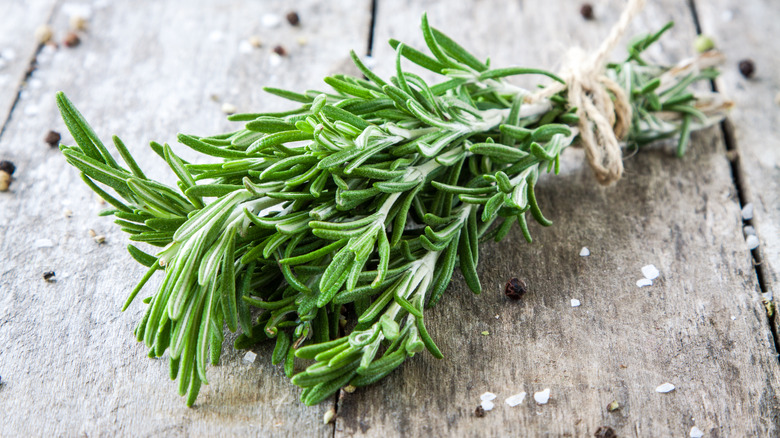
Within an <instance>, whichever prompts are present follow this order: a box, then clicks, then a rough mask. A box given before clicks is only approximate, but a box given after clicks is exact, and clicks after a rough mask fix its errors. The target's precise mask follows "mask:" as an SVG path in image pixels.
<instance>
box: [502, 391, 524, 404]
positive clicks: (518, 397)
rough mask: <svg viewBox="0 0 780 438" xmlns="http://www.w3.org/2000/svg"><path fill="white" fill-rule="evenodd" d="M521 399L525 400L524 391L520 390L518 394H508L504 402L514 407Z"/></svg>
mask: <svg viewBox="0 0 780 438" xmlns="http://www.w3.org/2000/svg"><path fill="white" fill-rule="evenodd" d="M523 400H525V392H521V393H520V394H515V395H512V396H509V397H507V398H506V400H505V401H506V404H508V405H509V406H511V407H515V406H517V405H519V404H520V403H522V402H523Z"/></svg>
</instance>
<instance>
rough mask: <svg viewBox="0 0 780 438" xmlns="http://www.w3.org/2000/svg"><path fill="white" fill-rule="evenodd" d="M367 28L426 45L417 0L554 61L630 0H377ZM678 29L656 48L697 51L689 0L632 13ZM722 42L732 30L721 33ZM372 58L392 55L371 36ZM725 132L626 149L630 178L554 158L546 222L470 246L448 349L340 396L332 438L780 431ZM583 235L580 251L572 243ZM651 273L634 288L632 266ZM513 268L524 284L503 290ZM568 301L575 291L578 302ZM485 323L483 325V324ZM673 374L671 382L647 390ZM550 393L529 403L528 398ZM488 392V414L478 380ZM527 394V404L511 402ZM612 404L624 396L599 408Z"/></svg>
mask: <svg viewBox="0 0 780 438" xmlns="http://www.w3.org/2000/svg"><path fill="white" fill-rule="evenodd" d="M379 5H380V7H379V14H378V17H377V28H376V36H375V41H377V42H383V41H385V40H387V39H388V38H390V37H395V38H398V39H400V40H402V41H404V42H406V41H411V42H412V43H413V44H414V45H415V46H416V47H418V48H419V47H423V46H422V44H421V38H420V36H419V30H418V29H417V26H416V23H418V22H419V17H420V15H421V13H422V11H423V10H427V11H428V14H429V17H430V19H431V21H432V23H433V25H434V26H437V27H439V28H441V29H442V30H444V31H445V32H446V33H448V34H450V35H451V36H453V37H454V38H455V39H456V40H457V41H462V42H463V43H464V44H465V45H466V47H467V48H469V49H474V51H475V52H476V54H477V55H478V56H480V57H482V58H484V57H486V56H488V55H490V56H492V60H493V62H494V64H495V65H509V64H513V63H515V64H521V65H524V66H530V67H548V68H551V69H554V68H556V66H558V65H559V64H558V61H557V60H558V59H560V56H561V55H562V54H563V53H564V51H565V48H566V47H568V46H569V45H570V44H571V43H572V42H577V43H580V44H584V45H586V46H587V47H594V46H595V45H596V44H597V43H598V42H599V41H600V40H601V38H603V37H604V36H605V35H606V33H607V31H608V29H609V26H610V25H611V24H612V23H614V22H615V20H616V19H617V15H618V14H619V12H620V10H621V7H622V5H624V2H621V1H601V2H596V16H597V17H598V18H597V20H595V21H594V22H586V21H584V20H582V19H581V17H580V16H579V14H578V9H579V5H578V4H576V3H572V2H568V1H554V0H538V1H531V0H527V1H524V2H511V3H509V2H501V1H497V0H495V1H487V0H483V1H479V2H476V1H474V2H444V1H439V2H437V1H428V2H412V1H407V2H401V3H399V2H393V3H392V4H391V3H389V2H380V4H379ZM672 19H674V20H676V21H677V27H676V28H675V29H674V30H673V32H672V33H671V34H670V35H669V36H668V37H666V38H665V39H664V40H663V41H662V45H661V46H660V47H659V48H660V49H662V50H661V51H658V52H656V53H655V54H656V55H658V56H660V57H661V59H664V60H667V61H672V60H675V59H679V57H680V56H683V54H686V53H690V51H691V50H692V42H693V38H694V37H695V30H694V28H693V24H692V16H691V14H690V11H689V10H688V8H687V7H686V3H685V2H683V1H659V2H648V6H647V10H646V11H645V12H644V13H643V14H642V15H641V16H640V17H639V19H638V20H637V21H636V22H635V23H634V25H633V26H632V27H631V29H632V30H633V32H637V31H642V32H647V31H652V30H654V29H657V28H659V27H660V26H661V25H663V24H664V23H665V22H666V21H668V20H672ZM724 38H725V37H724ZM374 52H375V53H376V57H377V62H378V63H379V65H378V67H377V69H378V70H380V71H383V72H388V71H392V68H393V67H392V62H393V57H392V53H391V52H390V51H389V50H387V49H385V48H384V45H379V46H377V47H375V50H374ZM719 134H720V133H719V130H718V129H717V128H713V129H711V130H709V131H707V132H704V133H701V134H699V135H696V136H695V138H694V141H693V143H692V145H691V150H690V151H689V153H688V154H687V155H686V156H685V158H683V159H677V158H674V156H673V155H674V154H673V147H672V146H671V145H666V146H661V147H653V148H650V149H649V150H646V151H642V152H641V153H639V154H637V155H636V156H634V157H632V158H630V159H626V161H625V164H626V174H625V179H624V180H622V181H620V182H619V183H618V184H617V185H616V186H614V187H611V188H602V187H599V186H598V184H597V183H596V182H595V180H594V179H593V177H592V175H591V172H590V170H588V169H587V168H586V166H585V165H584V164H583V162H584V160H583V154H582V153H581V151H578V150H570V151H568V152H567V153H566V154H565V156H564V157H565V158H564V169H563V170H562V172H561V175H559V176H557V177H556V176H550V177H549V178H547V179H545V180H544V182H543V183H542V184H541V186H540V189H539V190H540V192H539V197H540V203H541V205H542V209H543V211H544V212H545V214H546V216H547V217H548V218H551V219H553V220H554V221H555V224H554V225H553V226H552V227H551V228H546V229H542V228H541V227H534V228H533V229H532V233H533V234H534V236H535V238H536V241H535V242H534V243H533V244H531V245H529V244H526V243H525V242H524V240H523V239H522V237H521V235H520V233H519V232H518V231H517V230H514V231H513V233H512V234H510V236H509V238H508V239H507V240H506V241H504V242H502V243H501V244H487V245H485V247H484V252H483V254H482V256H481V258H480V260H481V263H480V267H479V272H480V279H481V281H482V285H483V287H484V289H485V293H484V294H483V296H479V297H475V296H473V295H472V294H471V293H470V292H468V290H467V288H466V287H465V284H464V283H463V281H462V279H461V278H460V277H457V278H456V279H455V280H454V281H453V283H452V285H451V286H450V288H449V290H448V291H447V292H446V296H445V297H444V298H443V300H442V302H441V303H440V304H439V305H438V306H437V307H436V308H435V309H433V310H432V311H429V315H428V316H426V321H428V324H427V325H428V326H429V330H430V332H431V334H432V336H433V337H434V339H435V340H436V341H437V343H438V344H439V346H440V348H441V349H442V351H443V352H444V354H445V358H444V359H443V360H441V361H437V360H435V359H433V358H432V357H431V356H430V355H428V354H420V355H418V357H415V358H413V359H411V360H409V361H407V362H406V363H405V364H404V365H403V367H402V368H400V369H399V370H397V371H396V372H394V374H392V375H391V376H390V377H389V378H387V379H386V380H384V381H383V382H381V383H380V384H377V385H375V386H373V387H370V388H367V389H365V390H359V391H357V392H355V393H353V394H347V393H342V397H341V399H340V402H339V409H338V415H339V418H338V420H337V425H336V432H337V436H342V435H344V436H351V435H355V436H396V435H404V436H593V434H594V433H595V432H596V430H597V429H598V428H599V427H601V426H610V427H612V428H613V429H614V430H615V432H616V433H617V435H618V436H688V433H689V432H690V430H691V428H692V427H693V426H694V425H695V426H697V427H698V428H699V429H701V430H703V431H704V432H705V434H706V435H707V436H775V435H777V433H778V414H779V412H778V408H777V401H776V398H775V395H776V393H777V391H778V389H779V388H780V373H779V372H778V365H777V360H776V354H777V352H776V351H775V348H774V343H773V339H772V334H771V331H770V329H769V327H768V324H767V319H766V316H765V312H764V309H763V307H762V305H761V299H760V294H759V291H758V287H757V284H756V280H755V276H754V274H753V267H752V266H751V264H750V257H749V253H748V252H747V251H746V248H745V244H744V241H743V239H742V236H741V232H740V224H741V221H740V219H739V207H738V203H737V197H736V192H735V189H734V186H733V184H732V182H731V176H730V169H729V164H728V162H727V160H726V158H725V149H724V144H723V141H722V139H721V137H720V135H719ZM582 246H587V247H588V248H590V250H591V255H590V256H588V257H580V256H579V255H578V254H579V252H580V248H581V247H582ZM651 263H652V264H654V265H655V266H657V267H658V268H659V269H660V271H661V273H662V274H661V277H660V278H659V279H658V280H656V281H655V284H654V285H653V286H651V287H645V288H641V289H640V288H638V287H637V286H636V284H635V282H636V280H637V279H639V278H641V277H642V274H641V272H640V269H641V267H642V266H644V265H646V264H651ZM514 276H518V277H521V278H523V279H525V281H526V282H527V283H528V285H529V288H530V293H528V294H527V295H526V297H525V298H524V299H523V300H522V301H520V302H511V301H509V300H508V299H507V298H505V297H504V296H503V292H502V289H503V286H504V283H505V282H506V281H507V279H508V278H510V277H514ZM570 299H578V300H580V301H581V303H582V305H581V306H580V307H576V308H573V307H571V305H570ZM485 330H487V331H489V333H490V335H489V336H482V335H481V334H480V333H481V332H482V331H485ZM665 382H671V383H673V384H674V385H675V386H676V388H677V389H676V390H675V391H673V392H671V393H668V394H660V393H657V392H656V391H655V388H656V387H657V386H659V385H661V384H662V383H665ZM545 388H550V389H551V400H550V402H549V403H548V404H546V405H543V406H539V405H537V404H536V403H535V402H534V399H533V394H534V392H536V391H542V390H543V389H545ZM485 391H491V392H494V393H496V394H497V395H498V398H497V399H496V400H495V402H496V408H495V409H494V410H493V411H490V412H487V414H486V416H485V417H484V418H478V417H477V416H475V414H474V409H475V407H476V406H477V405H478V404H479V403H480V394H482V393H483V392H485ZM521 391H525V392H527V393H528V396H527V397H526V399H525V402H524V403H523V404H522V405H521V406H517V407H514V408H510V407H508V406H507V405H506V404H505V403H504V399H505V398H506V397H508V396H510V395H513V394H517V393H519V392H521ZM613 400H616V401H618V403H619V404H620V406H621V407H620V409H619V410H617V411H616V412H613V413H610V412H608V411H607V405H608V404H609V403H610V402H611V401H613Z"/></svg>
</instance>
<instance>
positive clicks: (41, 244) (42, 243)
mask: <svg viewBox="0 0 780 438" xmlns="http://www.w3.org/2000/svg"><path fill="white" fill-rule="evenodd" d="M33 246H34V247H36V248H51V247H53V246H54V242H52V240H51V239H38V240H36V241H35V243H33Z"/></svg>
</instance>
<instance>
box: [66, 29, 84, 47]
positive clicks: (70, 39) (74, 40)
mask: <svg viewBox="0 0 780 438" xmlns="http://www.w3.org/2000/svg"><path fill="white" fill-rule="evenodd" d="M62 43H63V44H65V46H67V47H70V48H73V47H76V46H78V45H79V44H80V43H81V38H79V36H78V35H77V34H76V32H68V34H67V35H65V39H64V40H62Z"/></svg>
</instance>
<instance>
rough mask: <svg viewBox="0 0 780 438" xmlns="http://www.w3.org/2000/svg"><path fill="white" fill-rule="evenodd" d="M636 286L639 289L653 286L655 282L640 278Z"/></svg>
mask: <svg viewBox="0 0 780 438" xmlns="http://www.w3.org/2000/svg"><path fill="white" fill-rule="evenodd" d="M636 285H637V286H639V287H645V286H652V285H653V280H648V279H646V278H640V279H639V280H637V281H636Z"/></svg>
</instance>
